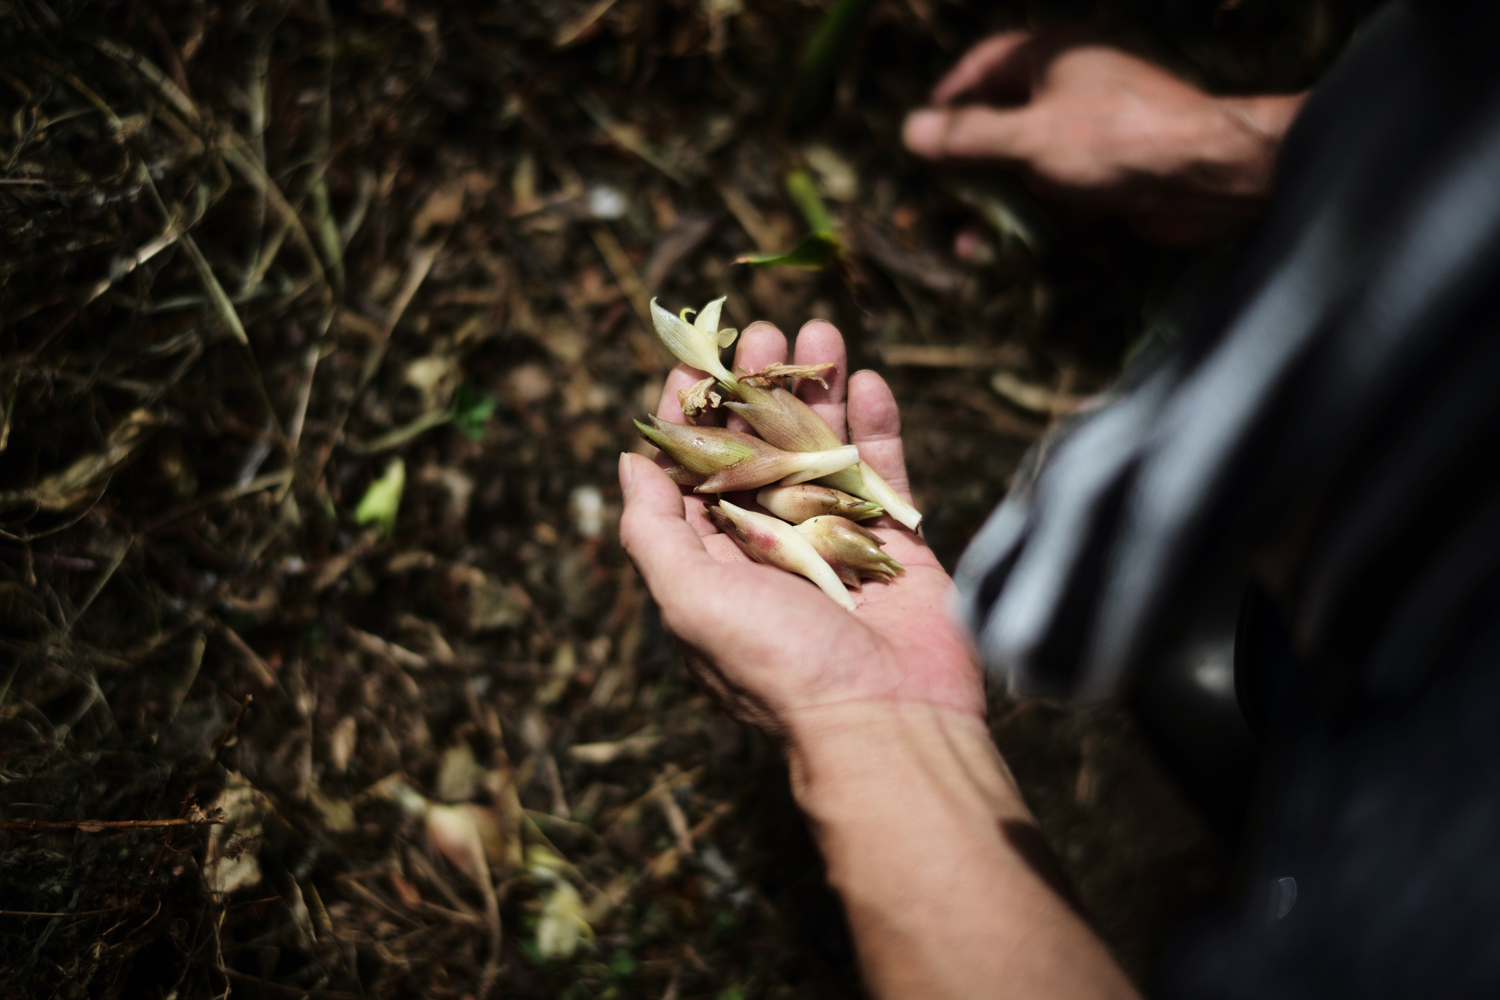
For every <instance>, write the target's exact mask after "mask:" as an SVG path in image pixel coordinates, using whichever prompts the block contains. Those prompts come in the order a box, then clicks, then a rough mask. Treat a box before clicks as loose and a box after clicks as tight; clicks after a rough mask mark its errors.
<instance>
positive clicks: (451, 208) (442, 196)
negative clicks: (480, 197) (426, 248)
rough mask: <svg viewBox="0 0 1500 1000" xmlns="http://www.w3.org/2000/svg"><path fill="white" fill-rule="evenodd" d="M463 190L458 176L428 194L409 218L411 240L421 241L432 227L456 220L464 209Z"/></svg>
mask: <svg viewBox="0 0 1500 1000" xmlns="http://www.w3.org/2000/svg"><path fill="white" fill-rule="evenodd" d="M464 191H465V184H464V181H463V178H458V179H456V180H452V181H449V182H448V183H447V184H444V185H443V186H442V187H440V188H438V189H437V190H436V191H433V192H432V193H431V194H429V195H428V196H427V200H426V201H424V202H423V203H422V207H421V208H419V209H417V214H416V215H415V216H414V217H413V218H412V220H411V236H412V240H413V241H415V242H417V243H421V242H422V241H423V240H425V239H426V238H427V234H428V233H430V232H431V231H432V230H433V229H435V228H437V227H439V226H451V225H453V223H455V222H457V221H458V217H459V216H460V215H461V214H463V210H464Z"/></svg>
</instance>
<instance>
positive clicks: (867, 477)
mask: <svg viewBox="0 0 1500 1000" xmlns="http://www.w3.org/2000/svg"><path fill="white" fill-rule="evenodd" d="M819 483H820V484H821V485H823V486H829V487H832V488H833V489H836V490H843V491H844V492H845V493H853V494H854V495H855V496H857V497H864V498H865V499H866V500H870V501H872V502H874V503H878V504H880V506H882V507H884V508H885V511H886V513H887V514H889V515H891V516H892V517H894V518H895V519H896V520H898V521H900V522H901V523H902V524H904V525H906V527H908V528H910V529H911V530H912V531H916V530H917V529H918V528H919V527H921V525H922V512H921V511H919V510H917V508H915V507H913V506H912V505H911V504H909V503H907V502H906V501H905V500H903V499H901V497H900V496H898V495H897V494H896V491H895V490H894V489H892V488H891V484H890V483H888V482H886V481H885V480H884V479H881V478H880V474H879V473H877V472H876V471H875V470H874V469H872V468H870V463H868V462H860V463H859V464H858V465H851V466H849V467H848V468H846V469H844V470H843V471H841V472H836V473H834V474H833V475H831V476H824V477H823V478H822V479H820V480H819Z"/></svg>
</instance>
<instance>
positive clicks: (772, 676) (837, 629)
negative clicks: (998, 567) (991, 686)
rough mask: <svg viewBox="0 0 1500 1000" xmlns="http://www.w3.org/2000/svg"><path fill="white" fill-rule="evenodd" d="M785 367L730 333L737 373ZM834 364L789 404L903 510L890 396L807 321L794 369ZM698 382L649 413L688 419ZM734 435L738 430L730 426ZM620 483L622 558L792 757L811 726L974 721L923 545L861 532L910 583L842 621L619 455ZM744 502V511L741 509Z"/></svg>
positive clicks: (966, 669)
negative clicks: (897, 713)
mask: <svg viewBox="0 0 1500 1000" xmlns="http://www.w3.org/2000/svg"><path fill="white" fill-rule="evenodd" d="M786 355H787V345H786V338H785V337H784V336H783V335H782V334H781V331H779V330H777V329H776V328H775V327H774V326H771V325H770V324H769V323H755V324H752V325H751V326H750V327H749V328H747V329H746V330H745V331H744V332H743V333H742V334H741V335H740V340H739V346H738V349H737V351H736V354H735V365H736V366H737V367H739V368H742V369H744V370H746V371H759V370H761V369H762V368H764V367H765V366H766V365H767V364H770V363H772V362H778V361H785V360H786ZM830 361H831V362H833V363H834V364H835V365H837V366H838V367H837V369H836V370H835V371H833V372H831V373H830V374H831V377H830V378H829V380H828V388H827V389H824V388H822V387H820V386H819V385H817V383H815V382H808V381H804V383H803V385H802V386H800V387H799V389H798V395H799V396H801V397H802V399H803V400H804V401H805V402H807V403H808V404H809V405H810V406H811V407H812V408H813V410H814V411H816V412H817V413H818V414H819V415H820V416H822V417H823V419H824V420H826V421H827V422H828V424H829V426H831V427H832V428H833V429H834V431H835V432H836V433H837V434H838V435H839V438H840V439H841V440H844V441H851V440H852V442H853V443H854V444H856V445H858V447H859V451H860V457H861V458H862V459H864V460H865V461H866V462H868V463H870V465H871V466H872V467H874V469H875V471H877V472H878V473H879V474H880V475H881V476H882V477H884V478H885V480H886V481H887V482H889V483H890V485H891V486H892V487H893V488H894V489H895V490H896V491H897V493H899V494H901V495H902V496H905V497H908V498H909V496H910V494H909V491H908V488H907V476H906V465H905V460H904V458H903V455H902V446H901V437H900V432H901V427H900V415H899V414H898V412H897V409H896V402H895V399H894V398H893V397H892V395H891V391H890V389H889V387H887V386H886V384H885V380H884V379H882V378H881V377H880V376H879V375H877V374H875V373H874V372H859V373H857V374H855V375H854V376H853V377H852V378H850V377H847V375H846V372H847V358H846V355H845V350H844V342H843V338H842V337H841V336H840V334H839V332H838V331H837V330H836V329H834V327H833V326H832V325H831V324H829V323H826V322H822V321H819V320H814V321H813V322H810V323H808V324H807V325H806V326H804V327H803V328H802V331H801V333H800V335H799V336H798V338H797V354H796V359H795V363H796V364H799V365H806V364H820V363H823V362H830ZM701 377H702V375H701V373H699V372H697V371H695V370H694V369H690V368H688V367H687V366H685V365H678V366H677V367H676V368H674V369H673V370H672V372H671V374H670V375H669V376H668V377H667V381H666V385H665V387H664V390H663V392H662V399H661V404H660V407H659V409H658V413H657V416H658V417H659V418H660V419H662V420H665V421H671V422H676V423H686V421H685V420H684V418H683V416H682V410H681V407H680V406H679V405H678V401H677V393H678V391H679V390H682V389H687V388H689V387H691V386H692V385H693V383H695V382H697V381H698V380H699V379H700V378H701ZM699 419H700V420H705V419H708V417H707V415H706V414H705V415H704V416H703V417H700V418H699ZM729 426H731V427H735V428H736V429H739V430H749V428H748V426H746V425H744V424H743V423H742V422H741V421H740V418H739V417H735V416H732V417H731V418H730V421H729ZM620 485H621V488H622V490H623V492H624V497H625V510H624V514H623V516H622V518H621V522H620V538H621V541H622V543H623V544H624V546H625V550H626V552H627V553H629V555H630V557H631V559H632V560H633V561H634V562H635V565H636V567H637V569H639V570H640V573H641V576H642V577H643V578H644V579H645V582H646V585H647V587H648V588H650V590H651V594H652V596H653V597H654V598H655V599H656V602H657V604H658V606H659V607H660V608H661V613H662V619H663V621H664V623H665V624H666V627H667V629H668V630H669V631H670V632H671V633H672V634H673V635H674V636H675V637H676V638H677V640H678V642H679V643H680V644H681V646H682V648H683V650H684V653H685V654H686V657H687V660H688V662H689V665H690V666H691V667H692V668H693V669H694V671H695V672H696V673H697V674H698V676H699V677H700V679H702V680H703V681H704V683H705V684H706V685H707V686H708V687H709V688H710V689H711V690H713V691H714V692H715V693H716V694H717V695H718V696H719V697H720V699H721V700H722V701H723V702H724V703H725V704H726V705H727V706H728V707H729V708H730V709H731V710H732V711H734V712H735V713H736V714H738V715H739V716H740V717H741V718H743V719H745V720H746V721H749V722H752V723H754V724H756V725H759V726H761V727H762V728H764V729H766V730H768V731H770V732H772V733H775V734H777V735H779V736H781V737H783V738H785V739H786V740H787V741H788V742H789V743H790V744H791V745H792V747H793V749H794V750H795V748H796V746H797V744H798V743H799V742H801V741H803V740H804V739H805V738H806V734H807V733H808V731H809V730H810V729H813V728H816V727H817V726H819V725H820V724H821V723H820V722H819V720H820V719H825V718H827V717H828V715H829V714H830V713H834V714H836V713H837V712H838V711H839V710H841V709H846V708H851V707H854V708H863V709H867V708H869V707H871V706H876V705H899V704H902V703H926V704H928V705H932V706H936V707H938V708H940V709H944V710H950V711H954V712H957V713H961V714H964V715H968V716H971V717H974V718H979V717H981V716H982V715H983V712H984V698H983V687H982V684H981V682H980V678H979V673H978V669H977V667H976V665H975V663H974V660H973V657H972V655H971V653H970V651H969V647H968V643H967V641H966V639H965V637H964V636H963V634H962V632H961V631H960V629H959V627H958V625H957V624H956V623H955V622H954V621H953V620H952V618H951V616H950V615H949V614H948V610H947V607H948V592H949V589H950V587H951V586H952V584H951V581H950V580H949V578H948V574H947V573H946V572H944V571H943V569H942V567H941V566H940V565H939V564H938V561H937V559H936V558H935V557H934V556H933V555H932V552H931V551H930V550H929V549H928V548H927V546H926V545H925V544H923V542H922V540H921V539H920V538H919V537H917V536H916V535H915V534H913V533H912V532H909V531H906V530H905V529H902V528H901V527H900V526H899V525H897V524H895V522H893V521H892V520H891V519H890V518H888V517H886V518H881V519H879V520H876V521H874V522H866V523H865V525H866V527H870V528H872V529H873V530H874V531H875V533H876V534H878V535H879V536H880V537H882V538H883V539H885V541H886V547H885V551H886V552H888V553H890V554H891V555H892V556H894V557H895V558H896V559H897V560H898V561H900V562H901V563H902V564H904V565H905V567H906V573H905V575H903V576H901V577H898V578H897V579H896V581H895V582H894V583H891V584H881V583H876V582H866V583H865V584H864V586H863V588H862V589H861V590H860V591H858V592H856V593H855V594H854V595H853V596H854V600H855V603H856V605H857V607H856V609H855V610H854V612H852V613H851V612H848V611H845V610H844V609H843V608H840V607H839V606H838V605H836V604H834V603H833V601H831V600H830V599H829V598H828V597H827V596H826V595H824V594H822V593H821V592H820V591H818V590H817V589H816V588H815V587H814V586H813V584H811V583H809V582H808V581H807V580H804V579H803V578H802V577H800V576H794V575H792V574H790V573H786V572H784V571H782V570H779V569H773V568H771V567H769V566H764V565H761V564H759V563H755V562H752V561H750V560H749V559H748V558H747V557H746V556H745V555H744V553H742V552H741V551H740V549H739V548H738V546H736V544H735V543H734V541H733V540H732V539H731V538H729V537H728V536H726V535H723V534H720V533H719V531H718V529H717V528H716V527H714V525H713V523H712V522H711V521H710V520H709V519H708V517H707V516H706V514H705V513H704V505H705V498H704V497H701V496H698V495H695V494H692V493H686V494H685V493H684V491H683V490H682V489H681V488H679V487H678V486H677V485H676V484H675V483H673V482H672V481H671V480H670V479H668V478H667V477H666V475H665V474H664V473H663V472H662V471H661V469H660V468H659V467H658V466H657V465H655V464H653V463H651V462H650V461H648V460H646V459H645V458H643V457H641V456H638V455H631V454H625V455H622V456H621V457H620ZM734 499H735V502H740V499H741V498H734ZM741 506H749V507H752V508H753V507H754V504H753V501H752V500H750V499H749V498H748V497H747V498H744V500H743V503H741Z"/></svg>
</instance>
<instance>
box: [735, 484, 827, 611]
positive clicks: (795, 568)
mask: <svg viewBox="0 0 1500 1000" xmlns="http://www.w3.org/2000/svg"><path fill="white" fill-rule="evenodd" d="M706 509H707V511H708V516H709V517H710V518H711V519H712V520H713V522H714V524H715V525H717V526H718V528H719V530H720V531H722V532H724V534H726V535H728V536H729V537H730V538H733V539H734V540H735V542H736V543H737V544H738V545H739V547H740V548H741V549H743V550H744V551H745V554H746V555H748V556H749V557H750V558H751V559H754V560H755V561H756V562H761V563H765V564H766V565H768V566H775V567H777V568H778V569H784V570H786V571H788V572H790V573H796V574H798V575H799V576H805V577H807V578H808V579H809V580H811V581H812V582H813V583H815V584H817V586H818V589H819V590H821V591H823V593H825V594H827V595H828V596H829V597H831V598H833V599H834V601H836V602H837V603H838V604H839V606H841V607H844V608H847V609H848V610H850V611H853V610H854V599H853V598H852V597H850V596H849V592H848V591H847V590H845V589H844V586H843V584H842V583H840V582H839V578H838V576H837V574H835V573H834V571H833V568H832V567H830V566H829V565H828V563H826V562H824V561H823V558H822V557H821V556H820V555H818V550H817V549H816V548H815V547H814V545H813V543H812V542H811V541H810V540H809V539H807V538H805V537H804V536H803V535H802V534H800V533H799V532H798V531H797V529H796V528H794V527H792V526H791V525H790V524H787V523H786V522H785V521H778V520H777V519H776V518H774V517H770V516H767V515H765V514H757V513H755V512H754V511H750V510H745V509H744V508H742V507H736V506H735V505H734V504H732V503H730V502H729V501H727V500H720V501H719V502H718V503H717V504H716V505H714V506H712V507H708V508H706Z"/></svg>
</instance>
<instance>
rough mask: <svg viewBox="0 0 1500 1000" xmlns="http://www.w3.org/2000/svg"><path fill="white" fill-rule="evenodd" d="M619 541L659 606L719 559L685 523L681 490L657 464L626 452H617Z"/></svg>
mask: <svg viewBox="0 0 1500 1000" xmlns="http://www.w3.org/2000/svg"><path fill="white" fill-rule="evenodd" d="M620 492H621V493H622V494H623V496H624V500H625V509H624V511H623V512H622V513H621V515H620V544H621V545H623V546H624V547H625V552H626V554H627V555H629V556H630V559H631V561H632V562H634V563H635V568H636V569H637V570H638V571H639V572H640V574H641V578H642V579H643V580H645V582H646V586H647V588H648V589H650V591H651V594H652V596H654V597H655V598H656V602H657V604H658V605H662V606H666V605H670V604H673V603H675V602H676V601H677V600H678V599H679V598H684V597H687V596H688V595H687V593H686V590H687V588H690V587H692V588H699V587H701V586H702V580H703V576H704V574H705V573H712V572H714V571H715V570H716V569H717V568H718V563H717V562H715V561H714V559H713V557H712V556H710V555H709V554H708V550H707V549H705V548H704V547H703V540H702V539H701V538H700V537H699V535H698V532H697V531H696V530H694V528H693V527H692V526H691V525H690V524H688V522H687V516H686V510H685V508H684V506H683V501H682V492H681V490H679V489H678V487H677V484H676V483H674V482H672V480H670V479H668V478H667V474H666V473H664V472H662V470H661V469H660V468H658V467H657V465H656V463H654V462H652V461H650V460H649V459H647V458H645V457H644V456H641V455H634V454H631V453H630V452H621V454H620Z"/></svg>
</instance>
